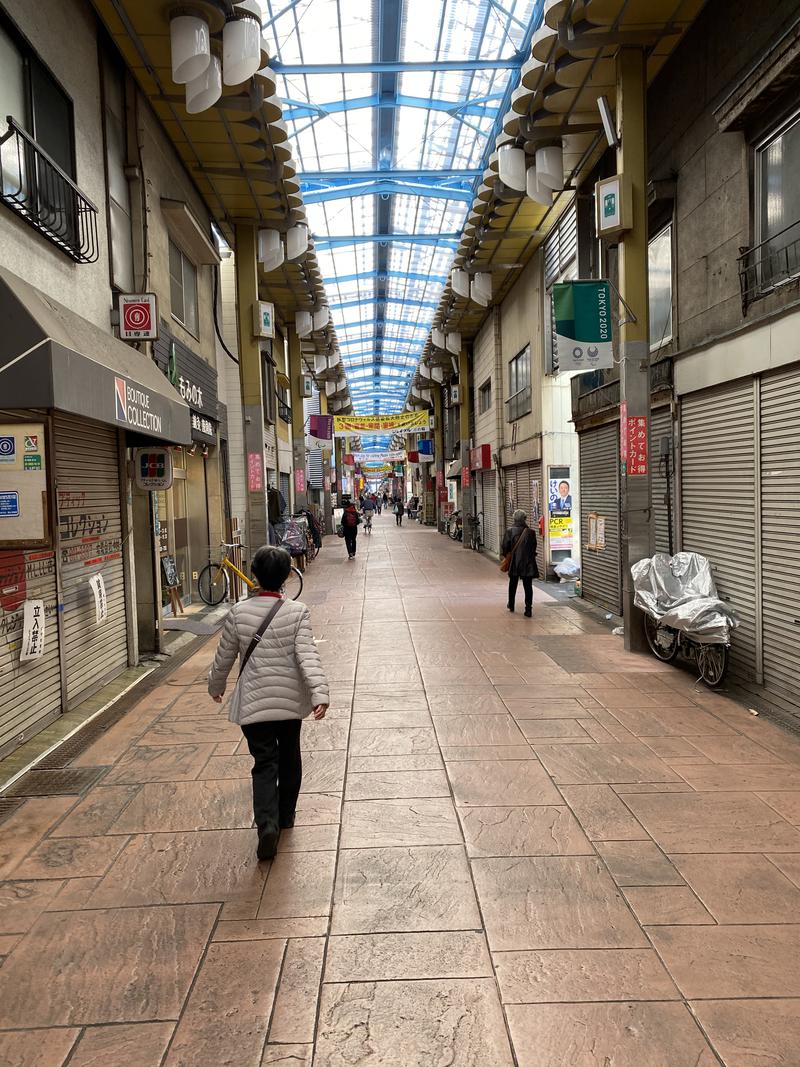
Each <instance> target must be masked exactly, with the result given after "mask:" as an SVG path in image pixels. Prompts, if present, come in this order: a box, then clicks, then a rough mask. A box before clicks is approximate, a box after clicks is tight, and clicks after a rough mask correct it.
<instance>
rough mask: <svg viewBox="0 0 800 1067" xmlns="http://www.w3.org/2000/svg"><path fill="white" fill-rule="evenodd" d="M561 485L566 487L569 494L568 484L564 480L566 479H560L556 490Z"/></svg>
mask: <svg viewBox="0 0 800 1067" xmlns="http://www.w3.org/2000/svg"><path fill="white" fill-rule="evenodd" d="M562 485H566V487H567V492H569V482H568V481H567V480H566V478H564V479H562V481H560V482H559V483H558V488H559V489H560V488H561V486H562Z"/></svg>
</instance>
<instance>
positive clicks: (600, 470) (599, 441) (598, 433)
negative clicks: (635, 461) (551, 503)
mask: <svg viewBox="0 0 800 1067" xmlns="http://www.w3.org/2000/svg"><path fill="white" fill-rule="evenodd" d="M580 453H581V472H580V491H581V559H582V575H581V584H582V588H583V595H584V596H585V597H586V599H587V600H591V601H592V603H594V604H599V605H600V606H601V607H603V608H606V610H607V611H613V612H615V613H616V614H620V613H621V611H622V557H621V552H620V515H619V423H618V422H614V423H612V424H611V425H610V426H598V427H597V428H596V429H593V430H587V431H586V433H582V434H581V435H580ZM592 513H595V514H597V515H602V516H603V518H604V519H605V548H602V549H594V548H591V549H590V548H588V547H587V546H588V543H589V515H590V514H592Z"/></svg>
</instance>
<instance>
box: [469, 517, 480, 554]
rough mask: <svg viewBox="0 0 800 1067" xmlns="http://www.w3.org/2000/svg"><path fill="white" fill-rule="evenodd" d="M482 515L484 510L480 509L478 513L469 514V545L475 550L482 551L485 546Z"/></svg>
mask: <svg viewBox="0 0 800 1067" xmlns="http://www.w3.org/2000/svg"><path fill="white" fill-rule="evenodd" d="M482 515H483V512H482V511H479V512H478V513H477V515H467V524H468V526H469V547H470V548H471V549H472V551H473V552H480V550H481V549H482V548H483V540H482V539H481V516H482Z"/></svg>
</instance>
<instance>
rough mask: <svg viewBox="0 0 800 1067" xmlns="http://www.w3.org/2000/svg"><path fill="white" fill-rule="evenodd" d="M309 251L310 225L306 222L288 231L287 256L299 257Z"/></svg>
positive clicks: (291, 257)
mask: <svg viewBox="0 0 800 1067" xmlns="http://www.w3.org/2000/svg"><path fill="white" fill-rule="evenodd" d="M307 251H308V226H306V224H305V223H304V222H301V223H298V225H297V226H292V228H291V229H290V230H287V231H286V258H287V259H299V258H300V256H302V255H303V253H305V252H307Z"/></svg>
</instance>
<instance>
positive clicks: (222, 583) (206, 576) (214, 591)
mask: <svg viewBox="0 0 800 1067" xmlns="http://www.w3.org/2000/svg"><path fill="white" fill-rule="evenodd" d="M220 548H222V549H224V552H223V555H222V559H221V560H220V561H219V563H208V564H206V566H205V567H203V569H202V570H201V571H200V573H199V575H198V576H197V592H198V593H199V594H200V599H201V600H202V601H203V603H204V604H208V605H209V607H212V608H214V607H216V606H217V604H221V603H222V601H223V600H225V599H226V598H227V597H228V596H230V586H231V580H230V574H231V572H232V573H234V574H236V575H238V576H239V578H240V579H241V580H242V581H243V582H244V584H245V585H246V586H247V588H248V589H249V590H250V592H251V593H253V592H254V591H255V590H256V589H257V588H258V586H257V584H256V583H255V582H254V581H253V579H252V578H248V577H247V575H246V574H245V573H244V572H243V571H241V570H239V568H238V567H237V566H236V564H235V563H234V562H233V561H232V560H231V559H230V557H229V553H230V552H231V550H232V549H234V548H247V545H231V544H228V543H227V542H226V541H220ZM281 592H282V593H283V594H284V596H285V597H287V598H288V599H289V600H297V598H298V597H299V596H300V594H301V593H302V592H303V575H302V574H301V573H300V571H299V570H298V569H297V567H295V566H294V565H293V566H292V569H291V570H290V571H289V577H288V578H287V579H286V581H285V582H284V583H283V589H282V590H281Z"/></svg>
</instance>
